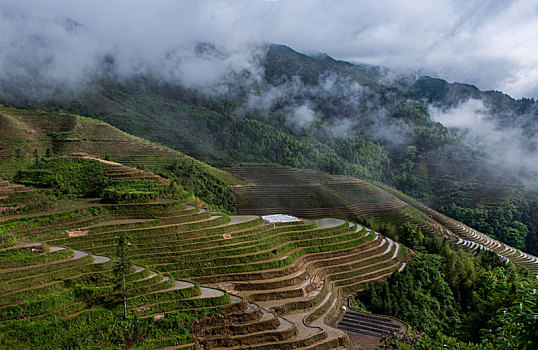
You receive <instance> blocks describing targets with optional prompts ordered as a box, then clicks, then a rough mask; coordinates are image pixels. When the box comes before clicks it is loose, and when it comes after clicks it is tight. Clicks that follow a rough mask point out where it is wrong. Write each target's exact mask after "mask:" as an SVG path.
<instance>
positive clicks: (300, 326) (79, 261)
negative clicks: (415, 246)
mask: <svg viewBox="0 0 538 350" xmlns="http://www.w3.org/2000/svg"><path fill="white" fill-rule="evenodd" d="M107 208H108V210H107V211H106V213H103V214H100V215H85V214H82V213H86V212H84V211H81V212H80V213H81V214H80V215H78V216H77V215H74V216H71V217H69V218H65V219H62V220H41V221H40V224H39V225H35V224H26V225H19V226H15V227H12V229H11V232H13V233H14V234H15V235H16V236H17V237H18V238H19V244H18V245H17V246H16V247H14V248H11V250H28V249H35V248H36V247H39V245H40V244H42V243H46V244H47V245H48V246H49V247H51V249H50V250H49V251H48V252H46V253H42V254H40V258H39V259H42V260H40V263H39V264H35V265H28V266H20V267H10V266H12V265H10V262H7V261H6V262H3V263H2V264H0V279H1V280H2V281H3V283H2V286H1V297H0V305H2V306H1V307H0V322H16V321H17V320H19V319H28V318H36V317H46V316H52V315H54V316H56V317H59V318H64V319H72V318H75V317H82V316H83V315H84V313H86V312H90V310H92V309H94V308H97V307H99V306H101V305H103V303H105V302H106V300H107V295H110V290H106V288H105V289H103V292H102V293H98V294H96V295H92V296H89V297H85V298H80V297H77V296H75V295H65V294H62V293H65V290H66V289H65V286H66V285H70V284H72V283H74V282H75V281H77V280H80V279H84V278H90V277H91V276H95V275H99V274H101V275H103V274H110V273H111V268H112V261H111V260H110V258H111V257H113V256H114V254H115V249H116V239H117V238H116V237H117V235H118V234H119V233H124V234H126V235H127V236H128V237H129V241H130V243H131V244H132V246H131V248H130V251H129V255H130V259H131V260H132V261H133V262H134V264H135V267H134V268H133V270H132V271H131V274H130V275H128V278H127V280H128V302H127V303H128V308H129V310H130V312H131V313H136V314H138V315H139V316H140V317H154V318H156V319H162V318H166V317H167V315H168V314H172V313H174V312H180V311H181V312H185V311H188V312H197V313H198V314H201V315H202V314H203V313H204V312H209V311H215V312H216V311H221V313H220V314H215V315H214V316H211V317H208V318H203V319H201V320H199V321H198V322H197V323H196V324H195V326H194V328H193V333H192V335H193V337H192V342H193V344H194V343H199V344H201V345H203V346H205V347H206V348H216V349H224V348H244V347H249V348H255V349H287V348H304V349H338V348H341V347H343V346H345V345H346V344H347V336H346V334H345V333H344V332H343V331H341V330H338V329H336V328H333V327H331V326H329V325H328V324H327V323H328V322H329V323H330V320H332V319H334V317H335V316H336V315H337V313H338V311H339V306H340V305H341V302H342V298H341V296H343V295H346V294H348V293H350V292H352V291H355V290H359V289H361V288H363V286H365V284H366V283H368V282H369V281H373V280H379V279H383V278H386V277H388V276H390V274H392V273H393V272H394V271H396V270H398V269H401V268H403V266H404V265H403V260H404V258H405V254H403V249H402V248H401V247H400V245H399V244H398V243H396V242H393V241H392V240H390V239H388V238H385V237H382V236H381V235H379V234H376V233H375V232H373V231H371V230H369V229H367V228H364V227H361V226H360V225H357V224H354V223H352V222H348V221H345V220H341V219H320V220H312V221H309V220H304V221H303V222H300V223H286V224H278V223H277V224H275V223H267V222H264V221H263V220H262V219H261V217H259V216H256V215H251V216H227V215H225V214H223V213H216V212H211V211H209V210H206V209H205V208H203V205H201V204H200V203H198V202H191V203H178V202H170V203H160V204H159V203H154V204H139V205H119V206H108V207H107ZM86 214H87V213H86ZM8 250H9V249H8ZM8 250H5V251H8ZM5 251H4V252H5ZM61 252H65V254H64V255H61V254H60V253H61ZM55 254H56V255H55ZM47 255H48V256H49V257H47V259H45V258H44V257H46V256H47ZM35 295H42V296H44V298H46V297H47V296H50V297H51V298H53V301H52V302H50V301H49V302H42V305H38V306H36V305H35V300H34V302H33V304H34V305H33V306H32V307H30V304H29V302H28V300H30V299H31V297H32V296H35ZM60 296H61V297H60ZM118 312H120V311H119V309H118ZM183 345H185V344H178V343H177V341H176V340H174V339H163V340H162V341H160V342H159V344H155V347H156V348H157V347H164V346H175V347H179V346H183Z"/></svg>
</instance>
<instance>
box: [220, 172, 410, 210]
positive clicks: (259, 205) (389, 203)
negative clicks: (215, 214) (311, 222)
mask: <svg viewBox="0 0 538 350" xmlns="http://www.w3.org/2000/svg"><path fill="white" fill-rule="evenodd" d="M229 171H230V172H231V173H232V174H233V175H235V176H237V177H238V178H240V179H242V180H243V181H244V182H245V183H244V184H241V185H236V186H233V190H234V192H235V194H236V196H237V202H238V208H237V212H238V213H239V214H251V213H256V214H263V215H267V214H277V213H280V212H285V213H290V214H293V215H296V216H299V217H304V218H318V217H323V216H334V217H344V218H350V217H360V216H366V215H368V214H373V213H380V212H394V211H400V210H402V209H405V208H406V207H407V206H408V205H407V203H405V202H403V201H401V200H399V199H398V198H396V197H394V196H392V195H390V194H389V193H387V192H385V191H383V190H381V189H379V188H377V187H376V186H374V185H372V184H370V183H368V182H366V181H362V180H360V179H358V178H355V177H351V176H331V175H327V174H324V173H321V172H318V171H314V170H305V169H293V168H290V167H284V166H279V165H273V164H243V165H242V166H238V167H234V168H231V169H229Z"/></svg>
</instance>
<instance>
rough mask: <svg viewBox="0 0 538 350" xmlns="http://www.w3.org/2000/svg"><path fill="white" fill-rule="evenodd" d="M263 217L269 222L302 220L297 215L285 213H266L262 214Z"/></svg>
mask: <svg viewBox="0 0 538 350" xmlns="http://www.w3.org/2000/svg"><path fill="white" fill-rule="evenodd" d="M262 219H263V220H264V221H267V222H269V223H277V222H298V221H301V219H299V218H296V217H295V216H291V215H285V214H273V215H265V216H262Z"/></svg>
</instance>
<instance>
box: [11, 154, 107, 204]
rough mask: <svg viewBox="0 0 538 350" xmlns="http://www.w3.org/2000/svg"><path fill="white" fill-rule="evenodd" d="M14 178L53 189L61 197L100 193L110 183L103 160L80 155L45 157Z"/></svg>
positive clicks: (20, 181)
mask: <svg viewBox="0 0 538 350" xmlns="http://www.w3.org/2000/svg"><path fill="white" fill-rule="evenodd" d="M14 180H15V181H16V182H18V183H21V184H24V185H28V186H32V187H38V188H48V189H51V190H53V191H54V193H55V194H56V195H57V196H59V197H98V196H100V194H101V192H102V191H103V189H104V188H105V187H106V186H107V185H108V184H109V179H108V178H107V177H106V176H105V174H104V169H103V165H102V164H101V163H99V162H97V161H95V160H91V159H80V158H54V159H49V160H42V161H40V162H39V163H38V164H35V165H34V166H33V167H32V168H30V169H27V170H21V171H19V172H18V173H17V175H16V176H15V179H14Z"/></svg>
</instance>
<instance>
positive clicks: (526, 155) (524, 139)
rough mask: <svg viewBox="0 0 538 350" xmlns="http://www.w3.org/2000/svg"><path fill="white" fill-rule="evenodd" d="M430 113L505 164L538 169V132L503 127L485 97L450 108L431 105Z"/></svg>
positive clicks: (513, 126)
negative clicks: (537, 147)
mask: <svg viewBox="0 0 538 350" xmlns="http://www.w3.org/2000/svg"><path fill="white" fill-rule="evenodd" d="M430 116H431V118H432V119H433V120H434V121H437V122H440V123H442V124H443V125H445V126H446V127H448V128H450V129H452V130H453V131H454V132H455V133H456V134H457V135H458V136H460V137H461V138H462V139H463V140H464V141H465V142H467V143H468V144H469V145H470V146H471V147H473V148H475V149H478V150H480V151H482V152H484V153H486V154H489V155H491V156H493V157H494V158H495V159H496V160H498V161H500V162H501V164H504V165H507V166H510V167H513V168H520V169H521V168H524V169H527V170H531V171H535V172H537V171H538V149H536V146H537V145H538V135H536V134H532V133H531V134H529V133H528V130H526V129H525V126H524V125H517V124H516V125H512V126H510V127H506V126H503V127H501V126H500V125H499V122H498V121H497V119H496V118H495V116H494V115H492V114H491V112H490V109H489V108H488V107H487V106H485V105H484V103H483V102H482V101H481V100H476V99H468V100H466V101H464V102H461V103H460V104H458V105H457V106H455V107H453V108H450V109H441V108H438V107H434V106H430Z"/></svg>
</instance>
